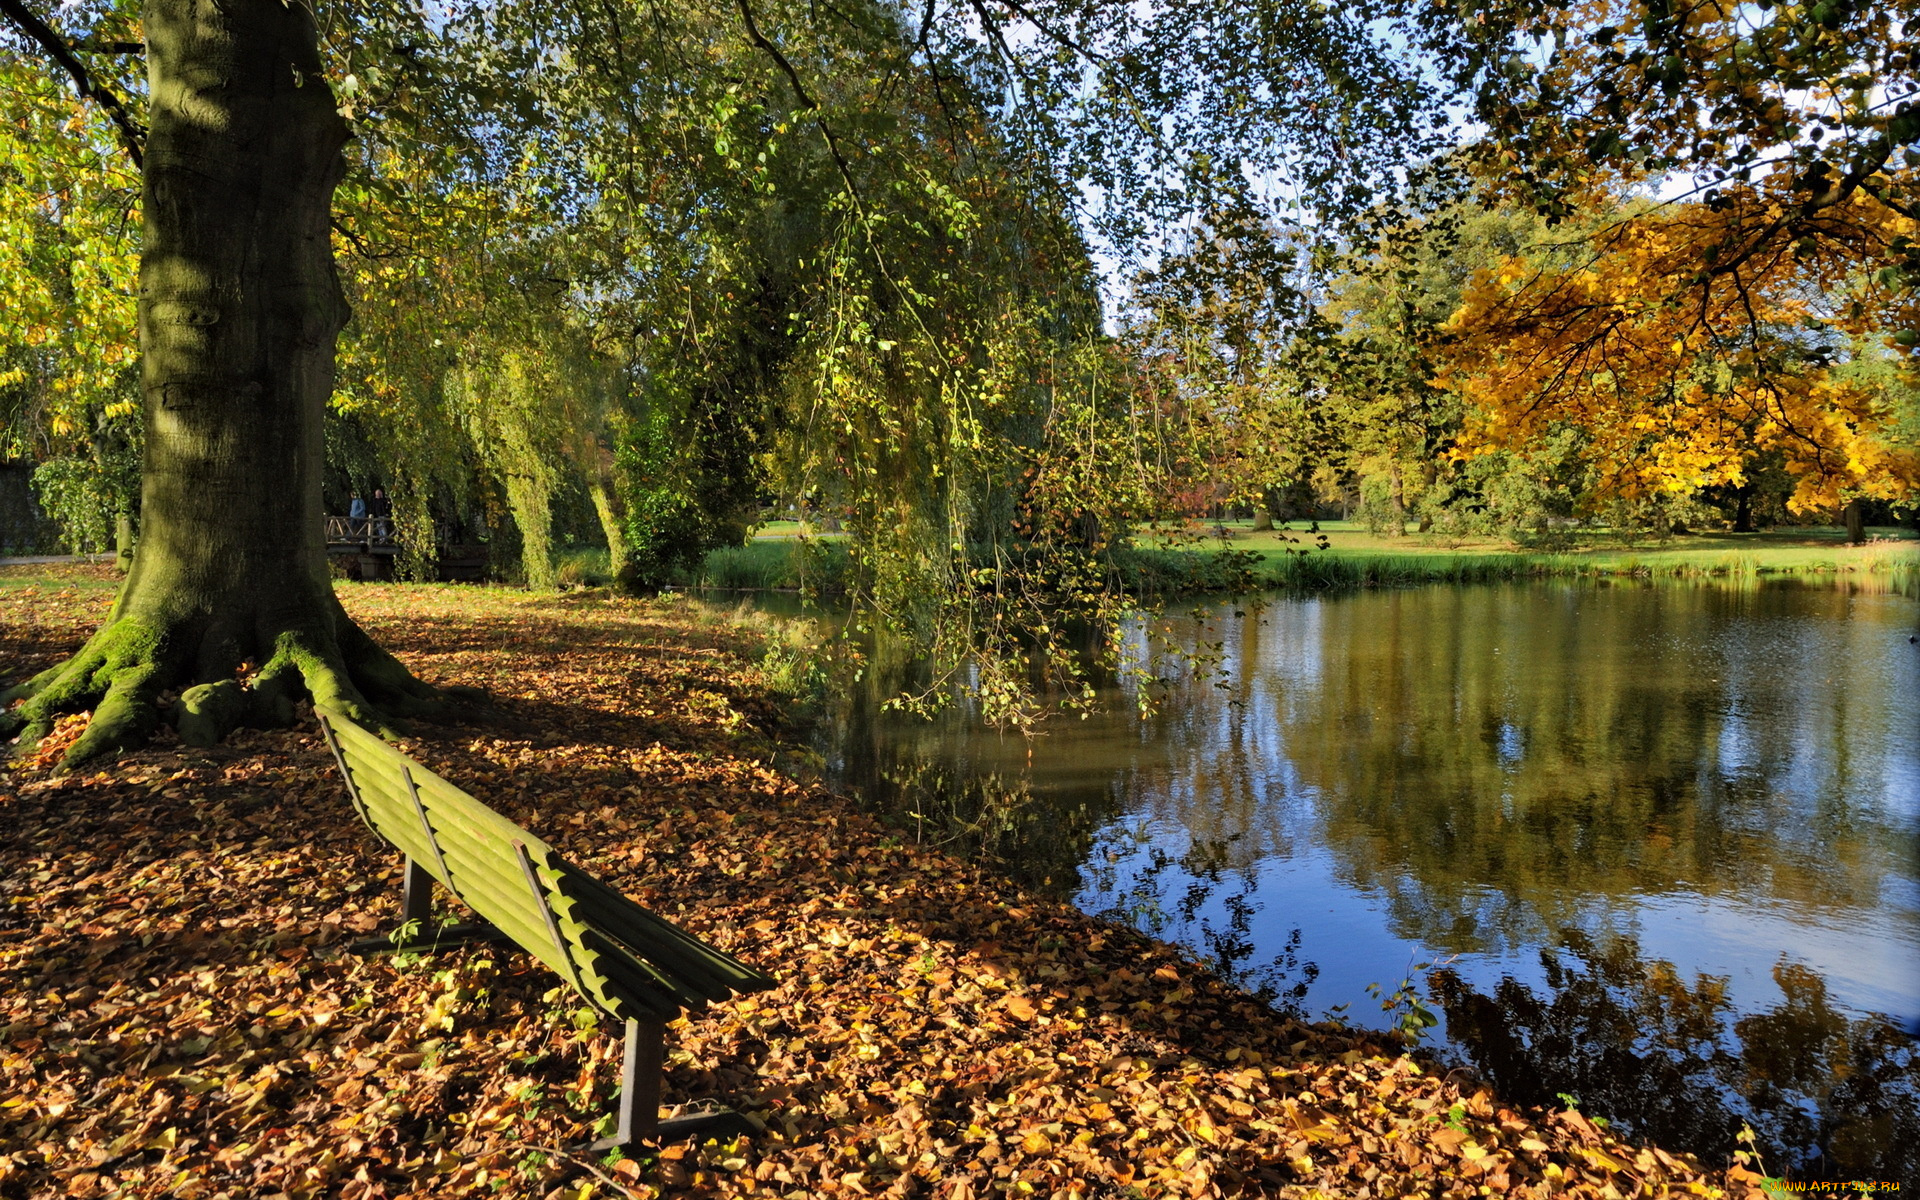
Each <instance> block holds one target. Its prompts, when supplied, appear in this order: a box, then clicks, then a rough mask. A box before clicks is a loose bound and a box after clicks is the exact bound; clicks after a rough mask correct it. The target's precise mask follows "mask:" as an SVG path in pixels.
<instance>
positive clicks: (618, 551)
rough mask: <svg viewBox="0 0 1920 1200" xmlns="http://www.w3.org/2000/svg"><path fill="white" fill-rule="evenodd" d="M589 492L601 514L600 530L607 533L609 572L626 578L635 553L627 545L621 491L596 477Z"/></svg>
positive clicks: (616, 577) (613, 575)
mask: <svg viewBox="0 0 1920 1200" xmlns="http://www.w3.org/2000/svg"><path fill="white" fill-rule="evenodd" d="M588 494H590V495H591V496H592V497H593V511H594V512H596V513H598V514H599V516H600V531H601V532H602V533H604V534H606V535H607V574H609V575H610V576H612V577H613V578H615V579H624V578H626V574H627V565H628V563H629V562H630V561H631V560H632V557H633V553H632V550H631V549H630V548H629V547H628V545H627V525H626V513H625V512H624V511H622V508H623V506H622V505H621V503H620V496H619V493H618V492H616V491H615V490H614V489H613V488H611V487H609V486H608V485H607V484H606V482H605V481H603V480H599V479H596V480H594V481H593V484H592V486H591V487H590V488H589V489H588Z"/></svg>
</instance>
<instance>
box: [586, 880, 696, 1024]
mask: <svg viewBox="0 0 1920 1200" xmlns="http://www.w3.org/2000/svg"><path fill="white" fill-rule="evenodd" d="M552 902H553V915H554V919H555V920H556V921H557V922H558V923H559V926H560V932H561V934H562V935H563V936H564V937H566V939H567V940H568V942H569V943H571V944H572V945H573V946H574V947H576V949H575V952H574V962H575V963H576V964H578V965H579V966H580V969H581V975H582V980H583V982H585V981H586V979H585V977H586V976H587V975H589V974H595V973H598V972H599V970H600V965H601V964H600V962H599V961H598V959H599V956H600V955H601V954H602V951H601V950H600V949H598V948H597V947H596V945H595V944H594V942H593V941H592V940H591V939H590V938H589V936H588V935H589V934H593V933H596V932H600V931H597V930H595V928H594V926H593V923H592V922H590V921H583V920H581V919H580V918H579V917H578V916H577V915H575V912H574V904H573V901H572V900H571V899H570V898H568V897H566V896H563V895H555V896H554V897H553V899H552ZM601 940H602V941H607V940H608V939H606V938H605V937H604V936H602V939H601ZM648 949H650V948H638V949H637V952H631V951H628V950H626V949H624V948H623V949H621V950H619V951H618V953H619V954H622V955H630V956H631V957H633V958H635V959H636V960H638V961H636V962H635V963H634V964H633V966H634V967H636V968H638V970H639V971H640V972H641V976H642V978H644V979H646V980H648V981H649V982H648V984H647V986H648V987H654V988H659V989H662V990H664V991H665V992H667V993H669V994H671V995H672V996H673V997H674V998H675V999H676V1000H677V1001H678V1002H679V1003H681V1004H685V1005H688V1006H690V1007H693V1008H703V1007H705V1006H706V1003H707V1001H708V1000H709V999H714V997H712V996H710V995H709V994H708V993H707V992H706V990H705V989H703V988H701V987H700V986H699V984H698V982H697V981H694V980H689V979H687V978H686V977H685V976H683V975H680V974H678V973H677V972H674V971H672V970H670V969H666V968H664V967H663V966H662V965H661V964H659V963H658V962H653V961H648V960H650V959H651V958H652V957H653V956H652V955H651V954H650V953H648ZM593 982H594V984H595V985H596V986H599V987H601V988H604V984H602V983H601V982H600V981H599V980H597V979H596V980H594V981H593Z"/></svg>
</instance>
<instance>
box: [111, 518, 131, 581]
mask: <svg viewBox="0 0 1920 1200" xmlns="http://www.w3.org/2000/svg"><path fill="white" fill-rule="evenodd" d="M113 565H114V567H115V568H116V569H118V570H119V572H120V573H121V574H122V575H124V574H126V573H127V572H128V571H131V570H132V569H133V514H132V513H130V512H127V511H125V510H124V509H123V510H121V511H120V512H117V513H115V514H113Z"/></svg>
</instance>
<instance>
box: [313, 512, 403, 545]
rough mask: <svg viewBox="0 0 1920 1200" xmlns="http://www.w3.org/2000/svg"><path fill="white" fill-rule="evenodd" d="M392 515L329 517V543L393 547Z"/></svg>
mask: <svg viewBox="0 0 1920 1200" xmlns="http://www.w3.org/2000/svg"><path fill="white" fill-rule="evenodd" d="M394 542H395V539H394V536H393V519H392V518H391V517H328V518H327V545H329V546H366V547H368V548H369V549H372V548H374V547H391V546H393V545H394Z"/></svg>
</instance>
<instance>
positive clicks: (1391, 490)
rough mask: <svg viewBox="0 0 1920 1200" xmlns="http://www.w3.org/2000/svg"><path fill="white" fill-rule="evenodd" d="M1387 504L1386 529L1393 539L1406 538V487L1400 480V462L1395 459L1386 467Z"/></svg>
mask: <svg viewBox="0 0 1920 1200" xmlns="http://www.w3.org/2000/svg"><path fill="white" fill-rule="evenodd" d="M1387 502H1388V504H1389V506H1390V507H1389V510H1388V516H1387V529H1388V531H1389V532H1391V533H1392V534H1393V536H1394V537H1405V536H1407V497H1406V487H1405V485H1404V484H1403V483H1402V482H1401V480H1400V460H1399V459H1395V460H1394V461H1393V462H1392V463H1390V464H1388V466H1387Z"/></svg>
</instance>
